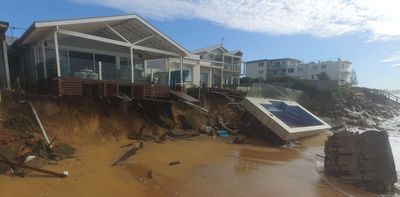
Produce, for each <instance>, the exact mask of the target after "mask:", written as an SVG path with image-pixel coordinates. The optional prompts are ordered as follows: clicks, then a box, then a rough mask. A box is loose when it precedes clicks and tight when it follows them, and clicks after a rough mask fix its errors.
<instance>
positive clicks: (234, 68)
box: [224, 63, 240, 72]
mask: <svg viewBox="0 0 400 197" xmlns="http://www.w3.org/2000/svg"><path fill="white" fill-rule="evenodd" d="M224 69H225V70H228V71H235V72H240V64H237V63H233V64H230V63H225V64H224Z"/></svg>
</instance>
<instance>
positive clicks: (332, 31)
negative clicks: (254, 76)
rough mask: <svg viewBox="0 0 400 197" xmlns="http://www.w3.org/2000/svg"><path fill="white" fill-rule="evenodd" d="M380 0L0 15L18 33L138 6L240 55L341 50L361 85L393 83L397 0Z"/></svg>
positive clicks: (73, 7)
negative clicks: (35, 24) (39, 23)
mask: <svg viewBox="0 0 400 197" xmlns="http://www.w3.org/2000/svg"><path fill="white" fill-rule="evenodd" d="M386 1H387V2H386V4H385V6H383V5H381V4H379V5H377V4H375V2H374V1H372V0H364V1H362V2H363V4H362V5H361V4H359V0H348V1H343V0H331V1H322V0H315V1H314V2H313V4H310V5H308V4H307V3H303V2H302V1H301V0H282V1H278V2H277V1H270V0H265V1H256V0H249V1H240V0H231V1H227V0H213V1H211V0H196V1H182V0H164V1H156V0H147V1H140V0H35V1H26V0H13V1H7V2H4V3H3V4H2V7H3V6H4V7H5V8H6V9H5V10H2V11H1V12H0V20H4V21H8V22H10V23H11V25H12V26H15V27H16V29H15V30H14V31H13V32H12V33H13V35H14V36H19V35H21V34H22V33H23V31H24V30H23V29H24V28H27V27H29V25H31V24H32V22H33V21H38V20H54V19H65V18H77V17H91V16H107V15H119V14H124V13H138V14H140V15H142V16H143V17H144V18H145V19H147V20H148V21H149V22H150V23H152V24H153V25H154V26H156V27H157V28H158V29H160V30H161V31H162V32H164V33H166V34H167V35H168V36H169V37H171V38H172V39H174V40H175V41H176V42H178V43H179V44H181V45H182V46H184V47H185V48H186V49H188V50H193V49H196V48H202V47H205V46H208V45H214V44H219V43H220V42H221V38H222V37H224V46H225V47H226V48H227V49H229V50H236V49H239V50H241V51H242V52H243V53H244V60H245V61H249V60H255V59H264V58H283V57H291V58H297V59H300V60H304V61H318V60H334V59H336V58H337V57H341V58H343V59H348V60H350V61H352V62H353V68H354V69H355V70H356V72H357V74H358V79H359V85H360V86H367V87H373V88H382V89H400V66H399V64H400V25H399V24H400V15H399V14H397V9H395V8H396V7H399V6H400V5H399V3H397V2H396V1H392V0H386ZM282 2H283V3H282ZM380 2H381V1H380ZM368 3H369V4H368ZM366 4H367V6H365V5H366ZM382 4H383V3H382ZM387 4H389V5H387ZM363 6H364V7H363ZM215 7H216V8H215ZM393 7H394V8H393ZM332 9H334V11H329V10H332ZM166 10H168V11H166ZM19 28H22V29H19ZM8 35H11V31H9V32H8Z"/></svg>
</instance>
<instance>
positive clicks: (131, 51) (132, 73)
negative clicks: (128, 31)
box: [130, 47, 135, 83]
mask: <svg viewBox="0 0 400 197" xmlns="http://www.w3.org/2000/svg"><path fill="white" fill-rule="evenodd" d="M130 53H131V83H134V82H135V75H134V74H135V69H134V68H133V48H132V47H131V48H130Z"/></svg>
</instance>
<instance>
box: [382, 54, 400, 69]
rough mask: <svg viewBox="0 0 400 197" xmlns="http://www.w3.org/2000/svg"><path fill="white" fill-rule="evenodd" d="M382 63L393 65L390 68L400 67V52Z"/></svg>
mask: <svg viewBox="0 0 400 197" xmlns="http://www.w3.org/2000/svg"><path fill="white" fill-rule="evenodd" d="M382 62H384V63H388V64H391V65H390V67H400V51H398V52H397V53H394V54H392V55H390V56H389V57H387V58H385V59H383V60H382Z"/></svg>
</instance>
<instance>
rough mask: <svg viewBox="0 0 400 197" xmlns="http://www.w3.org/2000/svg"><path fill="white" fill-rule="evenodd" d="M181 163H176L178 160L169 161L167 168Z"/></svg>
mask: <svg viewBox="0 0 400 197" xmlns="http://www.w3.org/2000/svg"><path fill="white" fill-rule="evenodd" d="M180 163H181V162H180V161H178V160H175V161H171V162H169V164H168V165H169V166H174V165H178V164H180Z"/></svg>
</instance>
